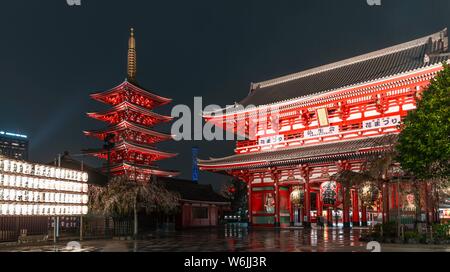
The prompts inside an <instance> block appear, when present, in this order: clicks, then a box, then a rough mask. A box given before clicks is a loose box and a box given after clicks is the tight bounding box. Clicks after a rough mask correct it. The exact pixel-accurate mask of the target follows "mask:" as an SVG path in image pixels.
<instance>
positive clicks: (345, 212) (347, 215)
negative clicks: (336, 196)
mask: <svg viewBox="0 0 450 272" xmlns="http://www.w3.org/2000/svg"><path fill="white" fill-rule="evenodd" d="M347 190H350V188H347V187H346V186H344V187H343V190H342V193H343V194H344V203H343V208H344V209H343V218H342V219H343V224H344V228H350V208H349V205H348V204H349V203H348V202H349V199H348V196H347Z"/></svg>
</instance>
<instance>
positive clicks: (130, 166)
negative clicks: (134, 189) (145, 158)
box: [111, 162, 180, 177]
mask: <svg viewBox="0 0 450 272" xmlns="http://www.w3.org/2000/svg"><path fill="white" fill-rule="evenodd" d="M118 170H122V171H135V170H136V171H137V172H142V173H146V174H151V175H156V176H160V177H176V176H178V175H180V172H178V171H172V170H162V169H158V168H155V167H153V166H149V165H142V164H135V163H128V162H124V163H121V164H116V165H112V166H111V171H118Z"/></svg>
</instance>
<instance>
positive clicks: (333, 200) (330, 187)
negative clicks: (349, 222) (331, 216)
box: [320, 181, 341, 207]
mask: <svg viewBox="0 0 450 272" xmlns="http://www.w3.org/2000/svg"><path fill="white" fill-rule="evenodd" d="M340 192H341V185H340V184H339V183H337V182H335V181H327V182H324V183H322V184H321V185H320V198H321V200H322V203H323V205H324V206H327V207H331V206H336V205H339V204H340V202H341V201H340V198H341V197H340V196H339V194H340Z"/></svg>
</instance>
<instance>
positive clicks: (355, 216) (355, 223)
mask: <svg viewBox="0 0 450 272" xmlns="http://www.w3.org/2000/svg"><path fill="white" fill-rule="evenodd" d="M352 194H353V202H352V203H353V207H352V210H353V227H359V226H360V225H359V198H358V191H357V190H353V191H352Z"/></svg>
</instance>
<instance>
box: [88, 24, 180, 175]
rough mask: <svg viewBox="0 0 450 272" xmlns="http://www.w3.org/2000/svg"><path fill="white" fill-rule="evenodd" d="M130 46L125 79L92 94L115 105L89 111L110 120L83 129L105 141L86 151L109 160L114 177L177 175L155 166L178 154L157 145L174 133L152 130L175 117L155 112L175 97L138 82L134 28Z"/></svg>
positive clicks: (105, 168)
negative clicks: (154, 110)
mask: <svg viewBox="0 0 450 272" xmlns="http://www.w3.org/2000/svg"><path fill="white" fill-rule="evenodd" d="M128 47H129V49H128V75H127V78H126V80H125V81H124V82H123V83H121V84H120V85H118V86H116V87H114V88H112V89H111V90H109V91H105V92H100V93H95V94H92V95H91V97H92V98H93V99H95V100H97V101H99V102H102V103H105V104H108V105H110V106H112V107H111V108H110V109H109V110H107V111H104V112H95V113H88V114H87V115H88V116H89V117H91V118H94V119H97V120H100V121H103V122H106V123H108V126H107V127H106V128H104V129H100V130H89V131H84V134H85V135H87V136H90V137H95V138H98V139H100V140H103V141H104V142H105V145H104V147H103V148H101V149H89V150H85V153H86V154H89V155H93V156H95V157H98V158H101V159H105V160H107V163H106V165H105V167H104V168H103V170H104V172H106V173H107V174H108V175H109V176H111V177H118V176H126V177H127V178H129V179H130V180H135V181H141V182H142V181H144V182H145V181H150V179H151V176H162V177H173V176H176V175H178V172H175V171H167V170H161V169H159V168H158V167H157V166H156V165H155V162H156V161H159V160H163V159H168V158H172V157H175V156H176V155H177V154H172V153H168V152H163V151H160V150H158V149H157V148H156V146H155V145H156V144H157V143H160V142H162V141H167V140H172V135H168V134H164V133H160V132H156V131H154V130H153V129H151V128H152V127H154V126H155V125H157V124H159V123H164V122H169V121H171V120H172V117H169V116H163V115H160V114H157V113H154V112H153V111H152V110H153V109H154V108H156V107H159V106H163V105H167V104H169V103H171V102H172V100H171V99H169V98H165V97H161V96H158V95H156V94H153V93H151V92H149V91H147V90H145V89H143V88H141V87H140V86H139V85H138V84H137V83H136V71H137V69H136V40H135V37H134V30H133V29H131V36H130V39H129V42H128Z"/></svg>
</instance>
